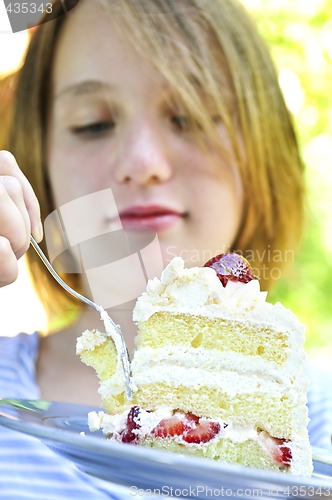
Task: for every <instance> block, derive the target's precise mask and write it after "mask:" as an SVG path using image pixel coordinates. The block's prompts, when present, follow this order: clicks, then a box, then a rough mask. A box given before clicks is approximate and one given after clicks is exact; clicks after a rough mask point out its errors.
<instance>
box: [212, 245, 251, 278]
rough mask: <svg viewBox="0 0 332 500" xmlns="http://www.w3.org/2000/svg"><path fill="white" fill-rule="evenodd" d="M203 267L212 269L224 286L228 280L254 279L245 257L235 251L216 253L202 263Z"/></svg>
mask: <svg viewBox="0 0 332 500" xmlns="http://www.w3.org/2000/svg"><path fill="white" fill-rule="evenodd" d="M204 267H211V268H212V269H214V271H215V272H216V274H217V276H218V278H219V279H220V281H221V283H222V284H223V286H226V284H227V282H228V281H240V282H242V283H248V282H249V281H251V280H253V279H255V276H254V274H253V271H252V268H251V266H250V264H249V262H248V261H247V259H245V258H244V257H243V256H242V255H239V254H237V253H235V252H229V253H222V254H220V255H217V256H216V257H213V258H212V259H210V260H209V261H208V262H207V263H206V264H204Z"/></svg>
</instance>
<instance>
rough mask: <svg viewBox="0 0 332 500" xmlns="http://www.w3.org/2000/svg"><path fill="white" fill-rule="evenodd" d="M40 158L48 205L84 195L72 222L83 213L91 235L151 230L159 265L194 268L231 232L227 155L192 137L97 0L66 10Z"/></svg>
mask: <svg viewBox="0 0 332 500" xmlns="http://www.w3.org/2000/svg"><path fill="white" fill-rule="evenodd" d="M216 126H217V127H219V132H220V137H221V139H222V140H223V142H224V144H227V138H226V136H225V134H224V133H223V130H222V127H221V126H219V125H216ZM207 152H208V153H209V155H207ZM226 156H227V157H226ZM48 160H49V161H48V165H49V174H50V179H51V185H52V189H53V194H54V199H55V203H56V206H57V207H63V206H64V205H65V204H67V203H68V202H70V201H73V200H76V205H75V206H76V207H77V206H78V207H81V208H82V212H81V213H83V212H84V207H86V201H87V200H88V199H90V201H91V205H90V209H89V210H90V213H88V214H87V213H86V214H85V216H84V217H83V222H82V223H81V224H82V227H83V226H86V225H87V224H89V221H90V219H91V220H92V221H93V222H91V224H94V225H95V226H96V225H97V226H98V232H99V233H100V234H102V233H106V232H107V231H111V230H112V229H114V227H115V226H114V224H122V226H123V227H124V228H125V229H128V228H129V229H133V230H134V231H135V230H136V229H141V230H142V229H143V230H144V229H146V230H152V231H155V232H156V233H157V235H158V240H159V244H160V248H161V252H162V256H163V260H164V264H165V263H166V262H168V261H169V260H170V259H171V258H172V257H174V256H175V255H180V256H182V257H183V258H184V260H185V262H186V264H187V265H188V266H193V265H202V264H204V263H205V262H206V261H207V260H208V259H209V258H211V257H212V256H213V255H216V254H217V253H220V252H222V251H225V250H226V249H227V248H228V247H229V246H230V245H232V243H233V241H234V238H235V236H236V234H237V231H238V229H239V225H240V221H241V218H242V208H243V188H242V184H241V179H240V174H239V172H238V168H237V165H236V162H235V160H234V159H233V157H232V155H231V154H227V155H226V154H225V155H220V152H219V153H217V151H216V150H214V149H213V147H212V146H211V147H210V146H209V144H208V143H207V148H205V150H203V149H202V147H200V146H199V145H198V144H197V141H196V140H195V135H194V132H193V130H191V128H190V125H189V126H188V122H186V116H183V114H182V113H181V110H180V108H179V107H178V106H177V105H176V104H175V96H174V95H172V90H171V89H170V88H167V86H166V85H165V83H164V80H163V79H162V78H161V76H160V75H159V74H157V73H156V72H155V70H153V69H152V67H151V66H149V64H148V63H147V61H144V60H143V59H142V58H141V57H140V56H139V55H138V54H137V53H136V51H135V50H134V49H133V47H132V46H131V45H130V44H129V43H128V42H127V41H126V40H125V38H122V37H121V35H119V33H118V32H117V31H116V30H115V29H114V28H113V27H112V24H111V22H110V19H109V18H108V17H107V16H105V12H104V11H103V10H102V8H101V7H99V6H98V4H97V2H82V3H80V4H79V5H78V6H77V7H75V9H73V11H72V12H71V13H70V15H69V16H68V19H67V21H66V23H65V25H64V28H63V31H62V34H61V37H60V39H59V42H58V46H57V49H56V54H55V63H54V71H53V88H52V95H51V113H50V120H49V133H48ZM86 195H89V196H86ZM112 195H113V197H114V202H115V203H113V199H112ZM80 202H81V205H80ZM77 203H78V205H77ZM69 206H70V205H67V207H69ZM73 206H74V205H73ZM89 210H88V212H89ZM78 212H80V210H79V211H78ZM117 215H119V218H118V217H117ZM90 216H91V217H90ZM112 224H113V226H112ZM74 226H76V227H74V228H73V231H76V233H77V229H78V227H77V226H80V223H79V222H77V224H74ZM85 229H86V228H85ZM67 231H69V232H70V231H71V228H68V227H67ZM83 233H84V234H85V230H84V231H83V229H82V235H83ZM75 237H76V239H77V234H76V236H75ZM82 238H83V236H82ZM74 239H75V238H74ZM78 239H79V238H78Z"/></svg>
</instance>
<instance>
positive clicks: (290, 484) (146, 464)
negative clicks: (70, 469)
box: [0, 399, 332, 500]
mask: <svg viewBox="0 0 332 500" xmlns="http://www.w3.org/2000/svg"><path fill="white" fill-rule="evenodd" d="M91 410H98V408H92V407H89V406H82V405H76V404H67V403H53V402H49V401H29V400H17V399H2V400H0V424H1V425H3V426H5V427H9V428H11V429H15V430H17V431H20V432H23V433H24V434H28V435H31V436H35V437H37V438H39V439H40V440H41V441H43V442H44V443H45V444H46V445H47V446H48V447H49V448H51V449H52V450H53V451H54V452H55V453H58V454H59V455H62V456H64V457H66V458H67V459H70V460H71V461H72V462H74V463H75V465H76V466H77V467H78V468H79V469H80V470H81V471H84V472H86V473H87V474H90V475H92V476H96V477H98V478H100V479H104V480H106V481H110V482H112V483H116V484H119V485H124V486H127V487H131V488H137V489H138V488H139V489H141V488H142V489H146V490H148V491H150V490H153V492H154V493H156V492H158V491H160V493H161V494H163V495H164V496H172V495H173V496H175V497H178V498H179V497H180V498H181V497H182V498H183V497H185V498H206V499H211V497H236V498H240V497H251V498H260V499H266V500H271V498H273V497H274V498H292V497H300V498H305V499H318V498H319V499H322V498H324V497H331V498H332V453H329V452H328V451H327V450H323V449H317V448H314V449H313V458H314V473H313V475H312V477H311V478H299V477H296V476H292V475H290V474H282V473H271V472H268V471H262V470H256V469H249V468H244V467H241V466H237V465H230V464H223V463H220V462H214V461H212V460H208V459H204V458H199V457H191V456H186V455H181V454H176V453H167V452H163V451H159V450H153V449H148V448H144V447H143V446H141V447H140V446H134V445H130V444H123V443H113V442H110V441H107V440H106V439H105V437H104V436H103V435H102V433H93V434H92V433H91V432H90V431H89V428H88V425H87V414H88V412H89V411H91Z"/></svg>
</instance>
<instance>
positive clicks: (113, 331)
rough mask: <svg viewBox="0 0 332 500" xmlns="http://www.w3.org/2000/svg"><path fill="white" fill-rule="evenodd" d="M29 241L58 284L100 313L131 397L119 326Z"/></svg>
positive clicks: (127, 355) (125, 349) (125, 352)
mask: <svg viewBox="0 0 332 500" xmlns="http://www.w3.org/2000/svg"><path fill="white" fill-rule="evenodd" d="M30 243H31V246H32V247H33V248H34V250H35V251H36V252H37V254H38V255H39V257H40V258H41V260H42V262H43V263H44V264H45V266H46V268H47V269H48V271H49V272H50V273H51V275H52V276H53V278H54V279H55V280H56V281H57V282H58V283H59V285H61V286H62V288H64V289H65V290H66V291H67V292H68V293H70V294H71V295H73V296H74V297H76V298H77V299H78V300H81V301H82V302H84V303H85V304H87V305H88V306H90V307H92V308H93V309H94V310H95V311H97V312H98V313H99V314H100V317H101V319H102V320H103V322H104V325H105V329H106V332H107V333H109V334H110V335H111V337H112V339H113V341H114V344H115V348H116V350H117V352H118V354H119V355H120V359H121V365H122V369H123V374H124V379H125V385H126V395H127V397H128V398H131V396H132V391H131V386H130V360H129V354H128V350H127V346H126V343H125V340H124V338H123V335H122V332H121V330H120V328H119V326H118V325H117V324H116V323H114V321H113V320H112V319H111V318H110V316H109V315H108V314H107V312H106V311H105V309H103V308H102V307H101V306H98V305H97V304H95V303H94V302H92V300H90V299H88V298H87V297H84V295H81V294H80V293H78V292H77V291H76V290H74V289H73V288H71V287H70V286H69V285H67V283H66V282H65V281H63V279H62V278H60V276H59V275H58V273H57V272H56V271H55V269H54V267H53V266H52V264H51V263H50V261H49V260H48V258H47V257H46V255H45V254H44V252H43V251H42V249H41V248H40V246H39V245H38V243H37V242H36V240H35V239H34V237H33V236H31V235H30Z"/></svg>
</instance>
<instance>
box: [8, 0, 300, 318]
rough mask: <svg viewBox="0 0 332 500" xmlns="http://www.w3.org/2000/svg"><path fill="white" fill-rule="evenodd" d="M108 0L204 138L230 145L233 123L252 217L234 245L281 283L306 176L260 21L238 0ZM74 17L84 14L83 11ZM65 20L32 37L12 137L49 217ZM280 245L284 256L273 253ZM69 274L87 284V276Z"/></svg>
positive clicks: (47, 291)
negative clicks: (51, 115) (50, 158)
mask: <svg viewBox="0 0 332 500" xmlns="http://www.w3.org/2000/svg"><path fill="white" fill-rule="evenodd" d="M84 1H91V0H84ZM94 1H95V0H94ZM100 3H101V4H102V5H104V7H105V11H106V12H109V14H110V16H111V18H112V22H113V23H114V22H115V23H116V25H118V26H119V28H120V29H121V33H122V34H125V33H126V34H127V38H128V40H130V41H132V43H133V46H134V47H135V48H136V50H138V51H139V52H140V53H141V54H142V55H143V56H144V58H147V59H148V60H149V61H150V63H152V64H153V65H154V66H155V67H156V68H157V69H158V71H160V72H161V74H162V75H163V76H164V78H165V80H166V81H167V82H168V83H169V84H170V86H171V88H172V89H173V90H174V91H175V93H176V94H177V95H178V98H179V101H180V102H181V105H182V106H183V107H184V109H185V110H186V111H187V113H188V114H189V116H190V117H191V118H192V121H193V123H196V124H198V125H197V137H198V139H199V138H200V137H202V133H201V132H202V129H203V130H204V132H205V136H207V137H210V138H211V140H213V141H214V142H215V144H216V146H219V147H220V148H221V149H222V144H221V142H220V138H219V137H217V135H216V132H215V131H216V127H215V118H216V117H217V118H218V120H219V121H220V122H221V123H222V124H223V126H224V127H225V129H226V131H227V134H228V137H229V138H230V141H231V144H232V147H233V152H234V154H235V155H236V158H237V161H238V164H239V169H240V172H241V177H242V182H243V186H244V193H245V201H244V212H243V220H242V223H241V227H240V230H239V233H238V236H237V237H236V239H235V241H234V244H233V249H234V250H236V251H239V252H242V253H243V255H244V256H246V257H248V258H249V260H250V261H251V263H252V265H253V266H254V268H255V269H256V270H257V272H258V273H259V274H260V275H261V276H260V277H261V280H262V286H263V287H264V288H268V287H269V286H270V285H271V283H272V281H273V276H272V275H271V272H269V270H271V266H273V268H278V269H281V268H282V267H283V265H284V264H285V260H287V255H289V254H288V253H287V252H289V251H290V250H292V249H293V248H295V247H296V244H297V243H298V241H299V239H300V235H301V231H302V223H303V198H304V181H303V178H304V176H303V165H302V162H301V159H300V155H299V150H298V144H297V140H296V135H295V132H294V126H293V123H292V119H291V116H290V113H289V111H288V110H287V108H286V105H285V102H284V99H283V96H282V93H281V91H280V88H279V85H278V78H277V74H276V70H275V67H274V64H273V62H272V60H271V57H270V55H269V52H268V50H267V48H266V45H265V43H264V41H263V40H262V39H261V38H260V36H259V34H258V33H257V30H256V27H255V26H254V24H253V22H252V21H251V19H250V17H249V16H248V14H247V13H246V11H245V10H244V9H243V7H242V6H241V4H239V3H238V1H236V0H213V1H211V0H121V1H118V0H100ZM55 8H56V6H55ZM78 8H79V7H78ZM68 15H75V9H73V11H72V12H71V13H69V14H68ZM52 17H53V18H54V17H56V11H53V14H52ZM65 17H66V16H62V17H61V16H60V17H57V18H55V19H53V20H52V21H51V22H48V23H47V24H44V25H41V26H40V27H39V28H38V29H37V30H36V31H35V33H34V34H33V36H32V40H31V44H30V48H29V50H28V52H27V56H26V61H25V64H24V66H23V68H22V70H21V74H20V78H19V81H18V88H17V95H16V103H15V109H14V121H13V125H14V126H13V128H12V134H11V139H10V144H9V147H10V149H11V151H12V152H13V153H14V154H15V155H16V157H17V160H18V163H19V164H20V166H21V167H22V169H23V170H24V172H25V174H26V175H27V177H28V178H29V179H30V181H31V183H32V185H33V187H34V189H35V192H36V194H37V197H38V198H39V201H40V204H41V208H42V217H43V218H45V217H46V216H47V215H48V214H49V213H50V212H51V211H52V210H54V208H55V207H54V205H53V201H52V192H51V189H50V186H49V183H48V178H47V169H46V161H47V159H46V154H45V142H46V141H45V136H46V126H47V109H48V96H49V94H50V79H51V71H52V59H53V54H54V50H55V48H56V41H57V39H58V36H59V34H60V33H61V27H62V25H63V23H64V22H65ZM207 102H208V103H209V104H207ZM211 110H212V112H211ZM274 252H278V255H279V257H276V258H273V259H271V256H272V255H275V253H274ZM28 259H29V262H30V265H31V266H33V267H35V268H36V270H35V275H36V276H37V274H38V290H39V292H40V293H43V294H44V296H43V302H44V303H45V301H46V304H48V308H49V311H52V306H51V304H52V305H53V308H54V307H55V306H56V308H57V311H56V314H60V315H61V314H63V313H64V312H65V311H66V310H68V307H69V306H70V307H72V303H71V301H70V300H69V299H67V298H66V299H65V298H64V296H63V294H62V293H60V292H59V291H58V292H56V291H55V290H54V286H56V285H54V283H53V281H52V280H50V279H49V277H48V276H47V274H46V273H44V269H43V268H41V267H40V263H39V262H38V261H36V259H35V257H34V255H33V253H32V254H31V253H30V254H29V257H28ZM271 260H272V261H273V262H271ZM263 270H264V273H263V272H262V271H263ZM40 273H42V275H43V278H42V279H43V281H42V282H43V283H44V287H43V289H42V290H41V289H40V283H41V281H40V280H41V278H40ZM66 279H67V281H69V282H70V283H71V284H72V285H73V286H75V287H76V288H78V287H79V284H80V283H79V276H78V275H68V276H66ZM48 297H49V298H50V299H51V300H49V301H47V298H48Z"/></svg>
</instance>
